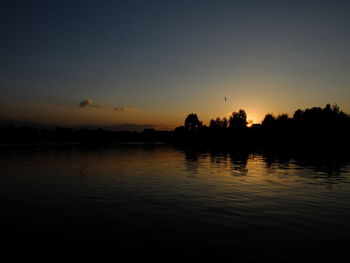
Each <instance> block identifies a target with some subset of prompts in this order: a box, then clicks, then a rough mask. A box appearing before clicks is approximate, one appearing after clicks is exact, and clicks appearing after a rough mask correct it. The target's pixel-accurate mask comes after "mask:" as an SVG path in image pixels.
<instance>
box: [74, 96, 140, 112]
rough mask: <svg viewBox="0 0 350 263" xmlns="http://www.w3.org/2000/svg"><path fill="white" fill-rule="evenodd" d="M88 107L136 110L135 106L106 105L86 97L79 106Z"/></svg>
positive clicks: (119, 110) (124, 110) (120, 110)
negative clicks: (97, 103) (95, 102)
mask: <svg viewBox="0 0 350 263" xmlns="http://www.w3.org/2000/svg"><path fill="white" fill-rule="evenodd" d="M88 107H94V108H104V109H112V110H114V111H117V112H127V111H131V110H135V108H134V107H125V106H119V107H106V106H100V105H96V104H94V103H93V101H92V99H86V100H83V101H81V102H80V103H79V108H88Z"/></svg>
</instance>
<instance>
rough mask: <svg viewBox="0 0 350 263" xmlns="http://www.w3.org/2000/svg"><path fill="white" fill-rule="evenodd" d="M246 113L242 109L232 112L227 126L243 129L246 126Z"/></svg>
mask: <svg viewBox="0 0 350 263" xmlns="http://www.w3.org/2000/svg"><path fill="white" fill-rule="evenodd" d="M247 124H248V123H247V114H246V112H245V111H244V110H239V111H238V112H232V115H231V116H230V119H229V128H234V129H243V128H246V127H247Z"/></svg>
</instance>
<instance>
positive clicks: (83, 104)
mask: <svg viewBox="0 0 350 263" xmlns="http://www.w3.org/2000/svg"><path fill="white" fill-rule="evenodd" d="M91 105H92V99H87V100H83V101H82V102H80V104H79V107H80V108H86V107H88V106H91Z"/></svg>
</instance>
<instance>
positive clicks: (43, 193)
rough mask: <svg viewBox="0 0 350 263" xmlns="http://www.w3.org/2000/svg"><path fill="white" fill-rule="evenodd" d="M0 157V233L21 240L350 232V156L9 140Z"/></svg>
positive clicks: (307, 236) (270, 238)
mask: <svg viewBox="0 0 350 263" xmlns="http://www.w3.org/2000/svg"><path fill="white" fill-rule="evenodd" d="M0 156H1V159H0V167H1V168H0V169H1V177H0V188H1V191H0V192H1V201H0V204H1V208H2V211H3V213H4V214H6V217H3V218H2V221H3V222H2V225H3V226H7V228H6V229H3V232H4V235H6V234H7V235H9V236H11V237H15V239H16V242H20V243H21V242H22V244H31V245H34V246H35V245H38V246H42V245H43V244H42V243H41V240H42V239H45V238H46V240H51V242H52V243H57V242H63V241H62V240H65V241H64V242H68V241H67V240H69V242H71V243H72V244H75V245H76V243H75V242H77V240H79V242H81V240H85V241H84V242H87V241H86V240H89V242H90V243H89V244H90V245H91V244H95V243H96V244H99V243H101V242H102V243H103V242H104V241H105V242H109V243H110V242H117V243H118V242H122V243H123V244H129V245H130V244H132V245H135V244H139V245H140V244H141V245H145V244H148V243H149V242H151V243H152V242H158V243H157V244H159V243H161V244H172V245H173V243H176V242H177V241H178V240H182V242H184V240H186V243H189V244H192V245H193V244H196V246H198V247H201V246H215V245H218V244H220V246H231V245H237V243H240V244H241V245H242V244H244V242H248V243H249V242H253V241H254V242H255V241H256V242H259V243H260V242H263V243H266V244H270V243H274V242H277V243H278V242H280V241H281V240H282V241H284V242H287V241H288V242H289V241H290V242H292V241H293V242H294V241H295V240H298V242H301V241H305V240H318V241H320V240H321V241H322V240H323V241H325V242H326V241H328V240H337V241H339V242H342V240H346V239H348V238H349V234H350V231H349V230H350V211H349V204H350V184H349V182H350V172H349V171H350V166H349V162H348V161H342V162H340V161H339V162H334V161H332V162H326V161H318V160H313V159H307V158H298V157H285V156H276V155H271V154H270V155H268V154H263V153H254V154H249V153H243V152H220V151H219V152H213V151H198V150H196V149H191V148H186V149H182V148H175V147H170V146H166V145H157V146H152V145H123V146H119V147H113V148H97V147H96V148H82V147H62V146H61V147H60V146H56V147H16V148H7V149H6V151H5V150H4V149H3V150H2V151H1V155H0ZM33 233H36V234H35V237H38V236H39V237H41V238H37V239H36V238H35V237H34V236H33ZM203 237H205V238H203ZM33 239H34V240H33ZM97 240H98V242H97ZM242 242H243V243H242ZM269 242H270V243H269ZM248 243H247V244H248ZM96 244H95V245H96ZM249 244H250V243H249ZM337 247H338V249H341V248H342V246H337ZM333 249H336V248H333ZM338 252H339V251H336V253H338Z"/></svg>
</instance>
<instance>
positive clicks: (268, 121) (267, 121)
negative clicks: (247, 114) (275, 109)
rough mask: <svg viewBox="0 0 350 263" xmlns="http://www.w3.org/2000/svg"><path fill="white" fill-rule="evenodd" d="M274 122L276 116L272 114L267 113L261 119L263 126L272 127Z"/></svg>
mask: <svg viewBox="0 0 350 263" xmlns="http://www.w3.org/2000/svg"><path fill="white" fill-rule="evenodd" d="M275 123H276V118H275V116H273V115H272V114H270V113H268V114H266V115H265V118H264V120H263V121H262V126H263V127H272V126H274V125H275Z"/></svg>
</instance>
